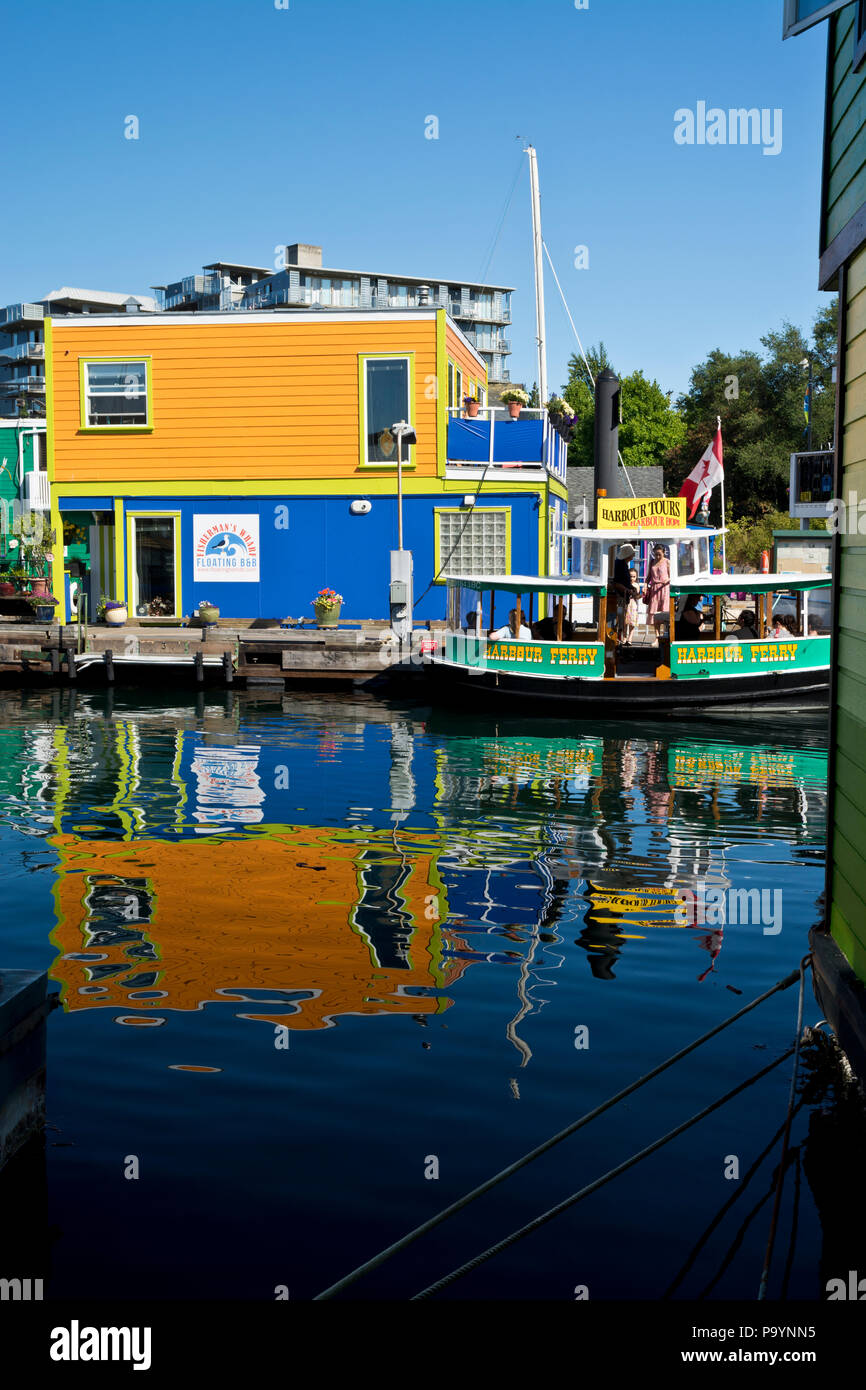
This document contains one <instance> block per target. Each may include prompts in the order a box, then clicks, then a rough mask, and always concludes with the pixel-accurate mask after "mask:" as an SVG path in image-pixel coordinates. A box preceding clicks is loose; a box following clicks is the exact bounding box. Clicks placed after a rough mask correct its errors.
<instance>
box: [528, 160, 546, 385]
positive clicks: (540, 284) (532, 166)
mask: <svg viewBox="0 0 866 1390" xmlns="http://www.w3.org/2000/svg"><path fill="white" fill-rule="evenodd" d="M525 153H526V154H528V155H529V188H530V193H531V197H532V250H533V257H534V260H535V327H536V337H537V339H538V398H539V401H540V403H541V405H542V406H543V405H544V404H545V402H546V401H547V350H546V347H545V343H544V260H543V256H544V243H543V241H542V239H541V199H540V198H539V196H538V159H537V156H536V153H535V146H534V145H528V146H527V148H526V150H525Z"/></svg>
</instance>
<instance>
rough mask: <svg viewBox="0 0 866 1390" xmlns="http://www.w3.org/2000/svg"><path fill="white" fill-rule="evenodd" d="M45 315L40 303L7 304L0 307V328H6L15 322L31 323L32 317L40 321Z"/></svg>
mask: <svg viewBox="0 0 866 1390" xmlns="http://www.w3.org/2000/svg"><path fill="white" fill-rule="evenodd" d="M44 317H45V310H44V309H43V307H42V305H41V304H7V305H6V308H5V309H0V328H8V327H10V326H11V325H13V324H16V323H32V322H33V320H34V319H36V320H38V321H40V322H41V320H42V319H43V318H44Z"/></svg>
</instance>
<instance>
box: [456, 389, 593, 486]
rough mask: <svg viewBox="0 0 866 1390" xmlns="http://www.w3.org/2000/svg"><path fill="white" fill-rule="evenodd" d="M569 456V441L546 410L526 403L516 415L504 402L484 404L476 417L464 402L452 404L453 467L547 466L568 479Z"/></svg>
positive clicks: (558, 475)
mask: <svg viewBox="0 0 866 1390" xmlns="http://www.w3.org/2000/svg"><path fill="white" fill-rule="evenodd" d="M567 457H568V445H567V443H566V441H565V440H564V439H563V438H562V436H561V435H560V434H558V433H557V431H556V430H555V429H554V428H553V426H552V425H551V423H550V418H549V416H548V414H547V411H546V410H543V409H540V408H537V407H530V406H524V407H523V409H522V410H521V412H520V415H519V416H518V417H517V418H516V419H512V418H511V415H510V413H509V411H508V410H507V409H506V408H505V407H503V406H480V407H479V410H478V414H477V415H476V416H472V417H470V416H468V415H467V414H466V413H465V411H464V409H463V408H462V407H460V406H449V408H448V443H447V449H446V461H447V464H448V466H449V467H452V466H453V467H456V468H464V467H469V468H479V467H485V466H486V467H488V468H490V467H493V468H497V467H498V468H508V469H514V470H515V471H516V470H518V469H520V468H544V469H545V470H546V471H547V472H549V473H551V474H552V475H553V476H554V477H556V478H559V479H560V480H561V481H562V482H564V481H565V477H566V464H567Z"/></svg>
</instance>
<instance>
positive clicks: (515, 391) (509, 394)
mask: <svg viewBox="0 0 866 1390" xmlns="http://www.w3.org/2000/svg"><path fill="white" fill-rule="evenodd" d="M500 399H501V401H502V404H503V405H507V406H508V414H509V415H510V416H511V418H512V420H516V419H517V417H518V415H519V414H520V412H521V410H522V409H523V407H524V406H525V405H529V392H528V391H524V390H523V389H522V388H521V387H520V386H509V388H508V390H507V391H503V392H502V396H501V397H500Z"/></svg>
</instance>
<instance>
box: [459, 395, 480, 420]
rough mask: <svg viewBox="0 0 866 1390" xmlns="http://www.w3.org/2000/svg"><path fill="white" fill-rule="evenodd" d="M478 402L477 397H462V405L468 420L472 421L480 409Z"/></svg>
mask: <svg viewBox="0 0 866 1390" xmlns="http://www.w3.org/2000/svg"><path fill="white" fill-rule="evenodd" d="M480 404H481V403H480V401H479V400H478V397H477V396H464V397H463V405H464V407H465V409H466V414H467V415H468V416H469V419H470V420H474V419H475V416H476V415H477V414H478V411H479V408H480Z"/></svg>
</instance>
